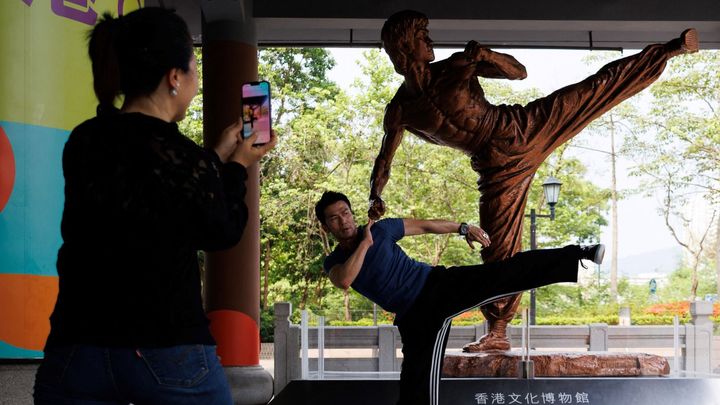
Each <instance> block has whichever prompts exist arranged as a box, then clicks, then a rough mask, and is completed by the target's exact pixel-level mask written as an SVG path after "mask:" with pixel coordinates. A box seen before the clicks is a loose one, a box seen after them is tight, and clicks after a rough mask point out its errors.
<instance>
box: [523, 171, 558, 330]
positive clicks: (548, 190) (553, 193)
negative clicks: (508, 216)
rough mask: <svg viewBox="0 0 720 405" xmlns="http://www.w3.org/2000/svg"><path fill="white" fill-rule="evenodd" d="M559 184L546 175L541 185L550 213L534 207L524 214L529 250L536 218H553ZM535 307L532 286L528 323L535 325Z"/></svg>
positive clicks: (533, 240) (533, 246) (535, 241)
mask: <svg viewBox="0 0 720 405" xmlns="http://www.w3.org/2000/svg"><path fill="white" fill-rule="evenodd" d="M561 185H562V183H561V182H560V180H558V179H556V178H555V177H553V176H550V177H548V178H547V180H545V182H544V183H543V185H542V186H543V194H545V201H546V202H547V205H549V206H550V215H543V214H536V213H535V208H531V209H530V215H525V216H526V217H530V250H535V249H537V239H536V235H535V233H536V229H537V224H536V219H537V218H550V220H551V221H553V220H555V204H557V202H558V198H559V197H560V186H561ZM535 308H536V306H535V289H534V288H533V289H532V290H530V325H535Z"/></svg>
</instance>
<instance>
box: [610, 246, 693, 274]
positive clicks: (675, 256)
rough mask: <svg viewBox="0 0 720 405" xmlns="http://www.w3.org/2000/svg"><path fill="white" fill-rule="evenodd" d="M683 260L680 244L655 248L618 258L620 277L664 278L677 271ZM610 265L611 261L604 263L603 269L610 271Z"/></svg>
mask: <svg viewBox="0 0 720 405" xmlns="http://www.w3.org/2000/svg"><path fill="white" fill-rule="evenodd" d="M605 259H606V260H607V259H608V258H607V257H606V258H605ZM681 260H682V248H680V246H677V247H670V248H665V249H659V250H654V251H651V252H646V253H641V254H638V255H633V256H626V257H621V258H618V273H619V276H620V277H628V278H629V279H630V280H637V281H647V280H650V279H651V278H655V279H662V278H665V277H667V276H668V275H669V274H670V273H672V272H673V271H675V270H676V269H677V268H678V265H679V264H680V261H681ZM609 265H610V262H609V261H606V262H605V263H603V270H604V271H609Z"/></svg>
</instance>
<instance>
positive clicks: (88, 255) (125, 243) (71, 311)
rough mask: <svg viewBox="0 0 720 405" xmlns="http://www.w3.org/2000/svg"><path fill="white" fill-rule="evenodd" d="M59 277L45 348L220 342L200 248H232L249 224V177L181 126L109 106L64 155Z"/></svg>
mask: <svg viewBox="0 0 720 405" xmlns="http://www.w3.org/2000/svg"><path fill="white" fill-rule="evenodd" d="M63 171H64V174H65V209H64V211H63V217H62V225H61V232H62V237H63V245H62V246H61V248H60V251H59V253H58V262H57V270H58V276H59V280H60V291H59V294H58V299H57V303H56V304H55V310H54V311H53V314H52V316H51V317H50V323H51V332H50V336H49V337H48V340H47V344H46V349H47V348H50V347H56V346H63V345H69V344H90V345H99V346H119V347H148V346H151V347H152V346H171V345H179V344H195V343H200V344H215V342H214V340H213V338H212V336H211V335H210V332H209V330H208V320H207V318H206V317H205V313H204V311H203V307H202V299H201V292H200V272H199V266H198V258H197V251H198V250H208V251H212V250H218V249H226V248H229V247H232V246H234V245H235V244H236V243H237V242H238V241H239V240H240V237H241V235H242V232H243V229H244V227H245V224H246V222H247V207H246V205H245V203H244V201H243V200H244V197H245V179H246V178H247V172H246V171H245V168H244V167H243V166H242V165H240V164H238V163H225V164H223V163H222V162H220V159H219V158H218V157H217V155H216V154H215V153H214V152H212V151H208V150H205V149H203V148H201V147H199V146H197V145H196V144H195V143H193V142H192V141H191V140H189V139H188V138H186V137H184V136H183V135H182V134H181V133H180V132H179V131H178V128H177V125H176V124H174V123H167V122H165V121H162V120H160V119H157V118H153V117H149V116H146V115H143V114H140V113H127V114H121V113H117V112H116V113H104V114H100V115H99V116H97V117H95V118H93V119H90V120H88V121H86V122H84V123H82V124H81V125H79V126H78V127H77V128H75V129H74V130H73V132H72V133H71V134H70V138H69V139H68V141H67V143H66V144H65V150H64V152H63Z"/></svg>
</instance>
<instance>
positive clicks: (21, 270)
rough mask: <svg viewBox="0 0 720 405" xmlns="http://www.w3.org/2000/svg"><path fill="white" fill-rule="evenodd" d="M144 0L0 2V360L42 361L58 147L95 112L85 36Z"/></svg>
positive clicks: (55, 240)
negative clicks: (102, 21) (105, 15)
mask: <svg viewBox="0 0 720 405" xmlns="http://www.w3.org/2000/svg"><path fill="white" fill-rule="evenodd" d="M142 3H143V1H140V0H3V1H2V2H0V55H2V58H1V59H0V358H34V357H42V348H43V346H44V344H45V339H46V337H47V334H48V332H49V330H50V323H49V319H48V318H49V316H50V313H51V312H52V309H53V306H54V305H55V299H56V297H57V289H58V287H57V284H58V283H57V272H56V269H55V261H56V260H57V251H58V249H59V248H60V244H61V243H62V239H61V237H60V219H61V217H62V209H63V203H64V195H63V187H64V180H63V176H62V166H61V159H62V150H63V146H64V145H65V141H67V137H68V135H69V134H70V131H71V130H72V128H73V127H75V126H76V125H78V124H79V123H81V122H82V121H84V120H86V119H88V118H90V117H92V116H93V115H95V105H96V100H95V97H94V95H93V90H92V74H91V70H90V61H89V59H88V56H87V34H88V31H89V30H90V29H91V28H92V27H93V26H94V25H95V23H96V21H97V19H98V17H99V16H100V15H101V14H103V13H105V12H110V13H111V14H113V15H118V14H126V13H128V12H130V11H132V10H135V9H137V8H139V7H142V6H143V4H142Z"/></svg>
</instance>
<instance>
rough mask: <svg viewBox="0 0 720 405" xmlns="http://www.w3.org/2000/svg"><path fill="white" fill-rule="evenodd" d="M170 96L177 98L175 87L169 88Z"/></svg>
mask: <svg viewBox="0 0 720 405" xmlns="http://www.w3.org/2000/svg"><path fill="white" fill-rule="evenodd" d="M170 95H171V96H173V97H175V96H177V95H178V91H177V88H175V87H173V88H171V89H170Z"/></svg>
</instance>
